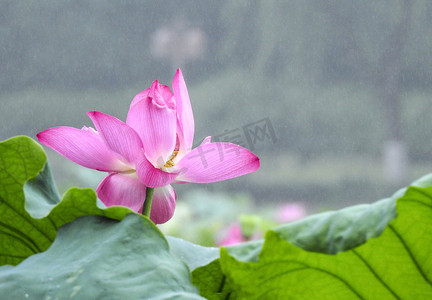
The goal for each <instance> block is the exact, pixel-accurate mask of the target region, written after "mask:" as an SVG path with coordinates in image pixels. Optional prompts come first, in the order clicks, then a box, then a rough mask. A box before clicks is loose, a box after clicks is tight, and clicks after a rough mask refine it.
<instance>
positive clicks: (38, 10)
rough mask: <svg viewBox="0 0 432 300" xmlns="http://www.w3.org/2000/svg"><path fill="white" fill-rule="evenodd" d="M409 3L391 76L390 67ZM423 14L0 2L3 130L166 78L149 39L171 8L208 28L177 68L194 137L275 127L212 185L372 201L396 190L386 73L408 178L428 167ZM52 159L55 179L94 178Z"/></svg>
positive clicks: (314, 6)
mask: <svg viewBox="0 0 432 300" xmlns="http://www.w3.org/2000/svg"><path fill="white" fill-rule="evenodd" d="M407 7H408V8H410V9H409V18H408V19H407V21H406V23H407V24H405V25H407V26H406V27H407V32H406V34H405V35H404V37H405V39H404V40H403V41H399V44H401V45H402V46H401V47H399V48H400V51H401V53H402V55H401V56H400V57H399V59H398V64H397V69H396V70H395V72H396V75H397V76H389V64H390V65H392V61H391V58H392V55H393V54H394V53H393V52H392V51H394V49H395V47H394V44H395V43H396V42H398V41H397V37H398V36H401V35H400V34H399V35H398V30H397V29H398V26H399V25H400V24H402V23H403V20H405V19H404V18H403V16H404V14H405V13H406V11H407V10H406V8H407ZM430 15H432V2H430V1H427V0H398V1H390V0H380V1H375V2H360V1H357V2H347V1H338V0H325V1H313V0H306V1H302V0H294V1H288V2H281V1H275V0H265V1H264V0H261V1H245V0H225V1H214V2H211V3H210V2H197V1H191V0H188V1H181V2H178V1H172V0H170V1H163V2H157V1H148V0H146V1H137V0H133V1H128V2H105V1H100V0H97V1H91V2H85V1H72V2H70V1H52V0H47V1H43V2H39V1H11V0H6V1H2V2H1V9H0V40H1V41H2V45H1V47H0V66H1V68H2V72H0V101H1V102H0V105H1V109H0V129H1V130H0V138H1V139H5V138H8V137H10V136H13V135H17V134H26V135H30V136H32V137H34V136H35V135H36V133H37V132H39V131H42V130H44V129H46V128H49V127H53V126H59V125H67V126H73V127H82V126H83V125H87V126H88V125H91V122H90V121H89V119H88V118H87V116H86V115H85V113H86V112H87V111H91V110H98V111H102V112H104V113H108V114H111V115H114V116H116V117H118V118H119V119H122V120H125V118H126V114H127V110H128V107H129V103H130V101H131V99H132V98H133V97H134V96H135V95H136V94H137V93H138V92H140V91H141V90H143V89H145V88H146V87H148V86H149V85H150V83H151V81H152V80H154V79H156V78H158V79H160V81H161V82H162V83H165V84H170V82H171V80H172V76H173V68H174V67H177V66H172V65H171V64H170V63H169V62H168V61H157V60H156V59H155V58H154V57H152V54H151V47H150V43H151V38H152V35H153V33H154V32H155V30H157V29H158V28H160V27H161V26H173V22H176V20H177V19H176V18H178V17H179V18H185V19H186V20H187V21H188V22H189V23H190V26H196V27H200V28H201V29H202V30H203V31H204V32H205V33H206V35H207V45H206V49H207V51H206V53H205V59H204V60H197V61H194V62H190V63H187V64H186V65H182V66H180V67H182V69H183V71H184V74H185V78H186V82H187V84H188V87H189V92H190V96H191V101H192V106H193V109H194V113H195V118H196V120H195V124H196V135H195V136H196V139H195V143H196V144H197V143H199V142H200V140H202V139H203V138H204V137H206V136H208V135H212V136H218V135H221V134H223V133H224V132H225V131H226V130H227V131H231V130H238V132H240V133H241V132H242V129H243V126H245V125H248V124H251V123H253V122H255V121H258V120H261V119H263V118H269V120H270V121H271V125H272V126H273V128H274V131H275V133H276V136H277V142H276V143H274V142H272V141H269V140H266V141H263V142H262V143H260V144H257V145H253V146H254V148H255V149H254V152H255V153H257V154H258V155H259V156H260V157H261V158H262V159H261V162H262V166H261V170H260V171H259V172H257V174H253V175H251V176H248V177H247V180H243V181H242V179H238V180H237V179H236V180H234V181H231V182H227V183H220V184H215V185H214V190H222V189H225V188H229V189H232V190H249V192H250V193H251V194H252V195H253V197H254V198H255V199H257V200H259V201H261V202H263V201H278V200H279V201H284V200H293V201H300V200H307V201H309V202H310V204H312V205H314V206H313V207H314V209H313V210H314V211H316V210H320V209H324V208H328V206H329V203H330V202H334V203H337V206H341V205H348V204H352V203H346V202H342V201H346V199H348V198H349V199H350V200H352V201H353V202H355V201H362V202H363V201H366V200H367V199H377V198H381V197H382V196H384V195H385V194H386V193H388V192H389V191H390V190H393V189H394V188H395V186H387V185H386V184H385V183H384V182H383V180H384V179H383V175H382V173H381V167H380V166H381V164H382V162H381V161H380V155H381V153H382V148H383V143H384V142H385V140H386V139H387V138H388V135H389V133H388V131H389V130H388V121H387V120H386V118H385V115H386V113H385V110H386V106H385V103H384V100H383V97H384V96H383V95H385V92H386V89H387V88H386V85H385V83H386V78H388V77H391V78H393V77H394V81H392V82H391V84H393V85H395V86H396V90H397V94H398V97H399V98H398V100H397V101H395V102H397V103H400V113H399V114H400V116H398V118H399V119H400V120H399V121H400V123H401V128H402V136H403V140H404V141H405V142H406V144H407V146H408V151H409V157H410V160H411V162H412V163H413V164H412V165H411V169H410V174H409V178H407V179H406V182H405V183H408V182H409V180H411V179H413V178H415V177H416V176H419V175H421V174H424V173H425V172H427V171H426V170H425V169H428V165H430V161H431V160H430V157H431V156H432V144H431V143H432V142H431V141H432V131H431V130H430V128H432V120H431V118H429V117H428V115H427V114H428V110H427V108H429V106H430V104H429V103H430V98H431V96H432V90H431V88H430V86H431V84H432V52H431V51H430V49H431V46H432V26H431V25H432V19H431V18H430ZM175 25H176V24H174V26H175ZM402 25H403V24H402ZM399 31H400V30H399ZM389 60H390V63H389ZM245 146H247V147H249V148H250V146H251V145H247V144H246V145H245ZM52 157H53V158H54V157H55V155H52ZM54 159H55V160H56V162H53V165H54V172H58V173H59V174H60V176H57V177H58V178H59V184H60V185H61V186H60V189H61V190H65V189H66V187H68V186H70V185H71V184H76V185H79V186H89V185H90V186H92V187H95V185H96V184H97V180H90V179H88V177H85V176H84V175H83V174H81V171H80V170H78V169H76V168H75V167H71V165H70V164H66V163H65V162H64V160H61V159H58V160H57V159H56V158H54ZM56 165H57V166H59V167H58V168H55V166H56ZM78 174H79V175H78ZM80 176H84V177H83V178H84V179H79V177H80ZM71 177H74V180H75V181H74V180H71ZM286 182H289V184H288V185H287V183H286ZM240 183H241V184H240ZM405 183H404V184H405ZM399 186H400V185H399ZM378 190H380V191H379V192H378ZM359 191H362V192H361V193H360V192H359ZM347 192H348V193H350V197H345V199H342V198H341V197H340V195H342V194H343V193H347ZM287 198H288V199H287ZM318 201H319V202H318ZM317 203H318V204H317ZM245 213H247V212H245Z"/></svg>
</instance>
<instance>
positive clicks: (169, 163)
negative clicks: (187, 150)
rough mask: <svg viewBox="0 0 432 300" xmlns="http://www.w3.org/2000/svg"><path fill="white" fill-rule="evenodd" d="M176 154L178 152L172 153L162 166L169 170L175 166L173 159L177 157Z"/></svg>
mask: <svg viewBox="0 0 432 300" xmlns="http://www.w3.org/2000/svg"><path fill="white" fill-rule="evenodd" d="M177 153H178V150H174V151H173V154H171V157H170V159H169V160H168V161H167V162H166V163H165V165H164V167H165V168H170V167H172V166H174V165H175V163H174V162H173V159H174V158H175V157H176V156H177Z"/></svg>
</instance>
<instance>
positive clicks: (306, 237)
mask: <svg viewBox="0 0 432 300" xmlns="http://www.w3.org/2000/svg"><path fill="white" fill-rule="evenodd" d="M412 185H413V186H417V187H428V186H432V175H427V176H424V177H423V178H421V179H419V180H418V181H416V182H414V183H413V184H412ZM406 191H407V189H406V188H405V189H401V190H399V191H398V192H396V193H395V194H394V195H393V196H392V197H391V198H388V199H384V200H381V201H378V202H375V203H372V204H366V205H357V206H353V207H348V208H346V209H342V210H339V211H333V212H325V213H321V214H317V215H313V216H310V217H308V218H305V219H304V220H301V221H297V222H294V223H290V224H287V225H282V226H279V227H276V228H275V229H274V232H276V233H277V235H278V237H279V238H280V239H283V240H285V241H288V242H289V243H291V244H292V245H293V246H296V247H298V248H301V249H303V250H308V251H313V252H320V253H326V254H334V253H337V252H341V251H346V250H349V249H352V248H355V247H357V246H360V245H362V244H364V243H365V242H366V241H367V240H369V239H371V238H374V237H378V236H379V235H380V234H381V233H382V232H383V231H384V229H385V228H386V226H387V224H388V223H389V222H390V221H391V220H392V219H394V218H395V216H396V200H397V199H398V198H400V197H402V196H403V195H404V193H405V192H406ZM263 243H264V241H263V240H260V241H253V242H249V243H243V244H239V245H236V246H230V247H227V248H226V250H227V252H228V253H229V254H230V255H231V256H233V257H234V258H236V259H237V260H240V261H243V262H256V261H258V258H259V253H260V252H261V250H262V247H263ZM212 258H213V261H212V263H210V264H208V265H205V266H201V267H198V268H196V269H194V268H192V269H193V270H194V271H193V273H192V274H193V282H194V283H195V284H196V285H197V286H198V287H199V289H200V292H201V294H202V295H203V296H205V297H207V298H208V299H225V297H227V295H228V294H230V293H231V292H232V290H231V287H230V286H229V284H228V282H227V280H226V276H225V274H224V272H222V268H221V266H220V260H219V259H218V258H217V257H215V256H212ZM209 259H210V257H209Z"/></svg>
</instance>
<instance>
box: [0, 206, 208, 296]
mask: <svg viewBox="0 0 432 300" xmlns="http://www.w3.org/2000/svg"><path fill="white" fill-rule="evenodd" d="M0 295H2V296H1V298H2V299H203V298H202V297H200V296H199V295H198V292H197V289H196V288H195V287H194V286H193V285H192V283H191V281H190V272H189V269H188V268H187V266H186V265H185V264H184V263H183V262H182V261H181V260H179V259H177V258H176V257H174V256H173V255H172V254H171V253H170V252H169V248H168V243H167V242H166V240H165V238H164V237H163V235H162V234H161V233H160V231H159V230H158V229H157V228H156V227H155V226H154V225H153V224H152V223H151V222H150V221H149V220H148V219H147V218H142V217H140V216H139V215H137V214H130V215H127V216H126V217H125V218H124V219H123V220H122V221H121V222H118V221H115V220H112V219H108V218H104V217H101V216H83V217H79V218H78V219H76V220H75V221H73V222H72V223H69V224H67V225H64V226H62V227H61V228H60V229H59V231H58V234H57V237H56V239H55V241H54V243H53V244H52V245H51V247H50V248H49V249H48V250H46V251H45V252H42V253H39V254H35V255H32V256H31V257H29V258H27V259H26V260H24V261H22V262H21V263H20V264H19V265H17V266H2V267H0Z"/></svg>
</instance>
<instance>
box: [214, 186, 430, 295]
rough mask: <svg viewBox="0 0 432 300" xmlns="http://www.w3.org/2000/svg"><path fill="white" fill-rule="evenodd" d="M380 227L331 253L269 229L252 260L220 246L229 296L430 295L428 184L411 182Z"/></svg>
mask: <svg viewBox="0 0 432 300" xmlns="http://www.w3.org/2000/svg"><path fill="white" fill-rule="evenodd" d="M397 214H398V215H397V217H396V218H395V219H394V220H393V221H391V222H390V223H389V224H388V226H387V227H386V229H385V230H384V232H383V233H382V234H381V235H380V236H379V237H375V238H370V239H369V240H368V241H367V242H366V243H364V244H362V245H360V246H358V247H355V248H353V249H351V250H347V251H344V252H339V253H337V254H324V253H317V252H311V251H306V250H304V249H301V248H299V247H296V246H294V245H293V244H291V243H289V242H287V241H285V240H284V239H283V238H282V236H281V235H280V234H278V233H276V232H273V231H270V232H269V233H268V234H267V236H266V239H265V243H264V247H263V250H262V252H261V253H260V255H259V261H258V262H241V261H238V260H236V259H235V258H234V257H232V256H230V255H229V254H228V253H227V251H225V250H222V251H221V259H220V263H221V268H222V271H223V273H224V275H225V276H226V282H227V283H228V285H229V286H230V287H231V289H230V292H231V294H230V296H231V298H232V299H236V298H239V299H432V259H431V253H432V230H431V229H432V188H419V187H411V188H409V189H408V191H407V192H406V194H405V195H404V196H403V197H402V198H400V199H398V201H397Z"/></svg>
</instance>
